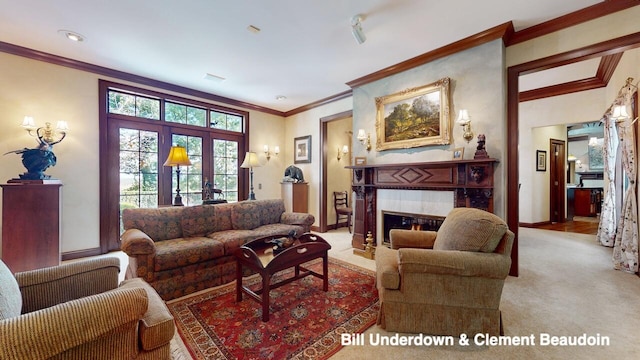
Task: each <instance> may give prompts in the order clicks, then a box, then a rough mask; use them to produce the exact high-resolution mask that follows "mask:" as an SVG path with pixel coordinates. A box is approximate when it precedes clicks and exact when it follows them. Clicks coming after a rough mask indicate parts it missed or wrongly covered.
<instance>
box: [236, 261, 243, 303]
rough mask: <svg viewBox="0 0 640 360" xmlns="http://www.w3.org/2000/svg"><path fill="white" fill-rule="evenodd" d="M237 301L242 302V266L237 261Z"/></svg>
mask: <svg viewBox="0 0 640 360" xmlns="http://www.w3.org/2000/svg"><path fill="white" fill-rule="evenodd" d="M236 301H237V302H240V301H242V264H240V261H236Z"/></svg>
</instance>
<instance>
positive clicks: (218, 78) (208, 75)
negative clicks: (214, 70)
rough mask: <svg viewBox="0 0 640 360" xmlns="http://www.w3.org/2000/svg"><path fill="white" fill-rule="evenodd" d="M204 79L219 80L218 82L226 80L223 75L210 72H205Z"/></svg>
mask: <svg viewBox="0 0 640 360" xmlns="http://www.w3.org/2000/svg"><path fill="white" fill-rule="evenodd" d="M203 79H205V80H209V81H213V82H217V83H221V82H223V81H225V78H223V77H222V76H218V75H213V74H209V73H206V74H204V77H203Z"/></svg>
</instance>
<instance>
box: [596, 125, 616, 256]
mask: <svg viewBox="0 0 640 360" xmlns="http://www.w3.org/2000/svg"><path fill="white" fill-rule="evenodd" d="M602 122H603V123H604V146H603V149H602V154H603V160H604V176H605V178H606V179H607V185H606V188H605V190H604V200H603V203H602V211H601V212H600V225H598V234H597V236H596V239H597V240H598V241H599V242H600V244H601V245H603V246H608V247H613V244H614V242H615V237H616V184H615V177H616V152H617V149H618V135H617V133H616V125H615V121H614V120H613V119H611V117H610V116H609V114H607V115H605V117H604V118H603V119H602Z"/></svg>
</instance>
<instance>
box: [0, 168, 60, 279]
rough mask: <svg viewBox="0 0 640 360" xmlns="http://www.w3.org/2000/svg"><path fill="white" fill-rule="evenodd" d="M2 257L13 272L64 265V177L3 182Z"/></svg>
mask: <svg viewBox="0 0 640 360" xmlns="http://www.w3.org/2000/svg"><path fill="white" fill-rule="evenodd" d="M0 186H2V261H3V262H4V263H5V264H6V265H7V267H8V268H9V269H11V271H12V272H14V273H15V272H19V271H26V270H33V269H39V268H43V267H48V266H56V265H60V207H61V197H60V189H61V187H62V182H61V181H60V180H9V182H8V183H7V184H2V185H0Z"/></svg>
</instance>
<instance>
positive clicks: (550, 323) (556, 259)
mask: <svg viewBox="0 0 640 360" xmlns="http://www.w3.org/2000/svg"><path fill="white" fill-rule="evenodd" d="M320 235H321V236H323V237H324V238H325V239H327V241H329V242H330V243H331V244H332V249H331V251H330V253H329V256H333V257H336V258H339V259H342V260H346V261H350V262H352V263H355V264H357V265H360V266H363V267H366V268H369V269H374V262H373V261H371V260H367V259H364V258H361V257H357V256H354V255H353V254H352V250H351V245H350V244H351V240H350V235H349V233H348V232H347V231H346V229H339V230H337V231H332V232H328V233H325V234H320ZM519 246H520V276H519V277H509V278H508V279H507V282H506V285H505V288H504V292H503V296H502V303H501V310H502V316H503V321H504V331H505V335H506V336H509V337H512V338H513V337H525V336H526V337H530V336H531V335H533V336H534V337H535V340H536V345H535V346H475V345H473V342H472V344H471V345H470V346H460V345H458V344H457V343H456V345H454V346H430V347H426V346H373V345H371V344H370V343H369V336H370V335H376V334H381V335H388V336H392V335H394V334H393V333H388V332H386V331H384V330H382V329H380V328H379V327H377V326H375V325H374V326H373V327H371V328H370V329H369V330H367V331H366V332H365V345H364V346H346V347H344V348H343V349H342V350H340V351H339V352H338V353H337V354H336V355H335V356H333V357H332V359H349V360H351V359H363V360H372V359H400V358H402V359H488V358H491V359H569V358H573V359H631V358H636V357H637V354H640V341H638V335H637V334H638V327H639V326H640V278H639V277H637V276H636V275H631V274H627V273H623V272H620V271H616V270H613V268H612V265H611V249H610V248H605V247H601V246H599V245H597V244H596V243H595V236H593V235H582V234H573V233H563V232H557V231H550V230H538V229H529V228H521V229H520V244H519ZM543 333H546V334H550V335H553V336H580V335H583V334H587V335H589V336H594V337H595V336H598V334H599V335H600V338H601V339H602V338H603V337H608V338H609V340H610V345H609V346H541V345H540V344H539V340H540V334H543ZM455 340H456V342H457V340H458V339H457V338H456V339H455ZM174 349H175V351H174V353H175V355H176V356H175V359H180V360H182V359H189V358H190V357H189V356H188V354H186V353H185V352H184V351H185V350H184V349H183V348H182V349H181V347H180V341H179V339H178V341H177V342H176V344H175V346H174Z"/></svg>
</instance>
